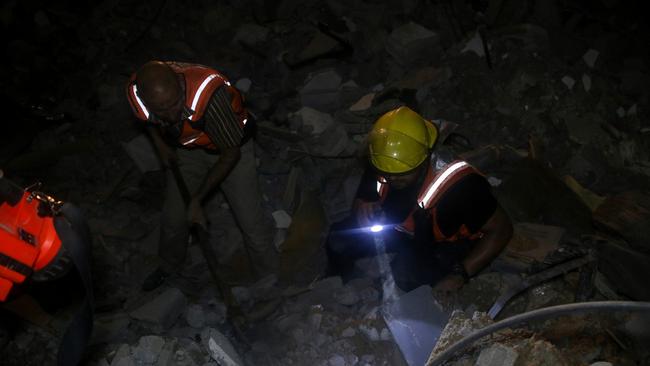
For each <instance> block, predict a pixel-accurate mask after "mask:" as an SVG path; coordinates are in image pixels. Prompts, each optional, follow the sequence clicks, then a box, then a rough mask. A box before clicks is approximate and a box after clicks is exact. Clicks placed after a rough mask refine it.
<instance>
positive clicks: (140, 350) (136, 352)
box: [133, 335, 165, 364]
mask: <svg viewBox="0 0 650 366" xmlns="http://www.w3.org/2000/svg"><path fill="white" fill-rule="evenodd" d="M164 346H165V340H164V339H163V338H162V337H159V336H153V335H152V336H144V337H141V338H140V340H139V341H138V345H137V347H135V348H134V349H133V358H135V359H136V360H137V361H138V362H141V363H144V364H152V363H156V361H158V357H159V355H160V352H161V351H162V349H163V347H164Z"/></svg>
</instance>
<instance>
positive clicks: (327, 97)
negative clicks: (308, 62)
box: [300, 69, 343, 111]
mask: <svg viewBox="0 0 650 366" xmlns="http://www.w3.org/2000/svg"><path fill="white" fill-rule="evenodd" d="M342 81H343V79H342V78H341V76H340V75H339V74H338V73H337V72H336V71H334V70H332V69H326V70H322V71H320V72H317V73H314V74H311V75H310V77H309V78H308V79H307V82H306V83H305V85H304V86H303V87H302V89H300V103H301V104H302V105H303V106H305V107H311V108H314V109H317V110H320V111H331V110H335V109H336V108H338V106H339V104H340V100H339V87H340V86H341V82H342Z"/></svg>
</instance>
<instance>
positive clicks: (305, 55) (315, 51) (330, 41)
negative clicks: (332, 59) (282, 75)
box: [287, 32, 341, 64]
mask: <svg viewBox="0 0 650 366" xmlns="http://www.w3.org/2000/svg"><path fill="white" fill-rule="evenodd" d="M340 49H341V43H340V42H339V41H337V40H336V39H334V38H332V37H330V36H328V35H327V34H325V33H323V32H317V33H316V34H315V35H314V36H313V37H312V39H311V40H310V41H309V43H308V44H307V46H305V47H304V48H303V49H302V50H301V51H300V53H299V54H298V56H296V57H294V58H289V59H288V60H287V61H288V62H289V63H290V64H299V63H301V62H305V61H309V60H313V59H316V58H319V57H322V56H326V55H328V54H331V53H333V52H335V51H338V50H340Z"/></svg>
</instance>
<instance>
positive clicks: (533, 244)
mask: <svg viewBox="0 0 650 366" xmlns="http://www.w3.org/2000/svg"><path fill="white" fill-rule="evenodd" d="M513 226H514V232H513V235H512V239H511V240H510V242H509V243H508V246H507V247H506V255H509V256H512V257H515V258H518V259H520V260H523V261H526V262H532V261H537V262H543V261H544V258H545V257H546V256H547V255H548V253H550V252H552V251H554V250H555V249H557V247H558V244H559V243H560V239H562V236H563V235H564V232H565V229H564V228H562V227H559V226H549V225H540V224H535V223H516V224H514V225H513Z"/></svg>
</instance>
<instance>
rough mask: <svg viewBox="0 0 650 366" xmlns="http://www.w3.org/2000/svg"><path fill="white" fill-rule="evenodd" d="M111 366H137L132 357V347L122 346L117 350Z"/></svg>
mask: <svg viewBox="0 0 650 366" xmlns="http://www.w3.org/2000/svg"><path fill="white" fill-rule="evenodd" d="M111 366H135V361H134V360H133V358H132V357H131V347H130V346H129V345H128V344H122V345H121V346H120V347H119V348H118V349H117V351H116V352H115V355H114V356H113V361H111Z"/></svg>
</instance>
